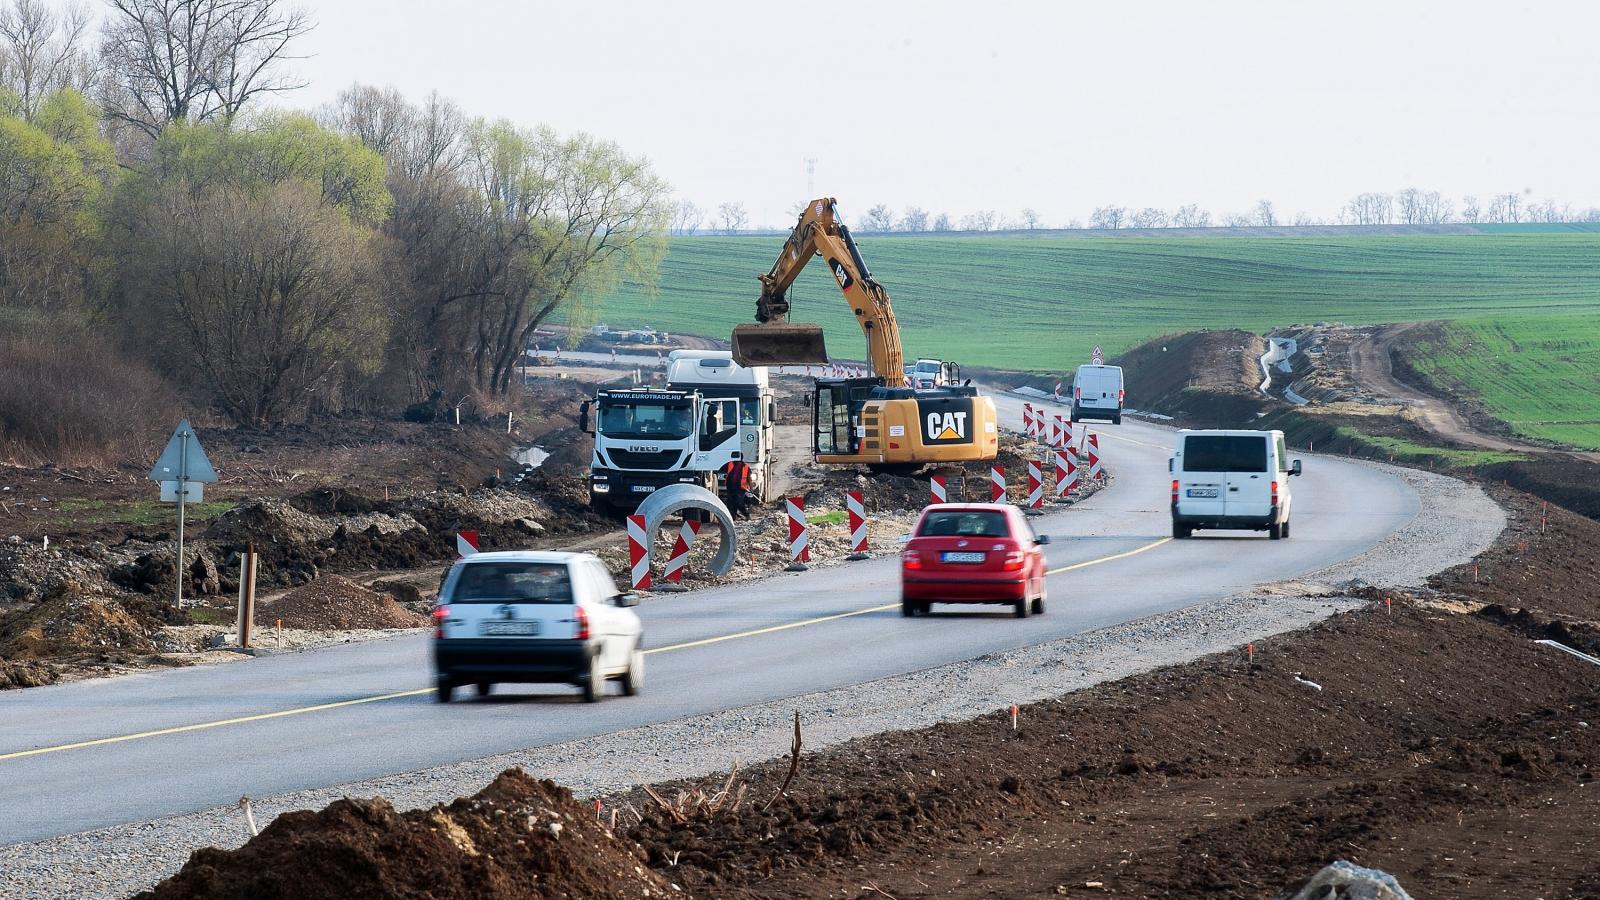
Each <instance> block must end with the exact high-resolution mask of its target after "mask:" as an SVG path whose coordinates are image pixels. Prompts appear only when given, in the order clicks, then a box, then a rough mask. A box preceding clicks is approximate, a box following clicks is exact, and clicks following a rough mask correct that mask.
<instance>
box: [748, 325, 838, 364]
mask: <svg viewBox="0 0 1600 900" xmlns="http://www.w3.org/2000/svg"><path fill="white" fill-rule="evenodd" d="M733 361H734V362H736V363H738V364H739V365H741V366H825V365H827V364H828V348H827V346H826V345H825V344H824V342H823V339H822V326H820V325H807V324H804V323H795V322H768V323H766V324H764V325H735V326H734V328H733Z"/></svg>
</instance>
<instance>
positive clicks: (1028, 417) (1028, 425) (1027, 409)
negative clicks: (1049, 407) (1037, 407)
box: [1022, 403, 1033, 437]
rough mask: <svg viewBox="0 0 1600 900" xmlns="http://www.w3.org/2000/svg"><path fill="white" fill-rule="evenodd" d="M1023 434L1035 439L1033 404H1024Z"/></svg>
mask: <svg viewBox="0 0 1600 900" xmlns="http://www.w3.org/2000/svg"><path fill="white" fill-rule="evenodd" d="M1022 433H1023V434H1024V435H1026V436H1027V437H1033V404H1032V403H1023V404H1022Z"/></svg>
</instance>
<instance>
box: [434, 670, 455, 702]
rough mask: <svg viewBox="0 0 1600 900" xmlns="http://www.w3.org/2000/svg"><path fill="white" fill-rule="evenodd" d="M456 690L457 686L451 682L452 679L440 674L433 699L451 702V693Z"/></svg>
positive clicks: (435, 684) (435, 683)
mask: <svg viewBox="0 0 1600 900" xmlns="http://www.w3.org/2000/svg"><path fill="white" fill-rule="evenodd" d="M455 691H456V686H455V685H454V684H453V683H451V681H450V679H448V678H445V677H443V676H440V677H439V679H438V680H437V681H435V682H434V692H433V699H435V700H437V701H439V702H440V703H449V702H450V695H451V694H453V693H455Z"/></svg>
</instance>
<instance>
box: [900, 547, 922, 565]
mask: <svg viewBox="0 0 1600 900" xmlns="http://www.w3.org/2000/svg"><path fill="white" fill-rule="evenodd" d="M900 566H901V568H905V569H920V568H922V554H921V553H918V552H917V551H915V550H907V551H905V552H904V553H902V554H900Z"/></svg>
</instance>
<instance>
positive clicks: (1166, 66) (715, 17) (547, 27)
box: [286, 0, 1600, 227]
mask: <svg viewBox="0 0 1600 900" xmlns="http://www.w3.org/2000/svg"><path fill="white" fill-rule="evenodd" d="M302 2H304V5H305V6H307V7H308V8H309V9H310V11H311V12H312V14H313V16H314V17H315V18H316V20H317V21H318V26H317V29H316V31H315V32H313V33H312V34H311V35H310V36H309V37H308V38H306V39H305V41H304V43H303V44H302V45H301V49H302V50H303V51H305V52H307V53H309V54H310V57H309V58H307V59H304V60H299V61H297V62H295V63H293V64H292V65H293V67H294V70H295V71H296V72H298V73H299V74H300V76H301V77H303V78H305V79H307V80H309V81H310V85H309V87H307V88H306V89H304V90H302V91H300V92H298V93H296V94H293V95H291V96H290V97H289V98H286V102H288V103H292V104H294V105H299V106H315V105H317V104H319V103H321V102H324V101H326V100H329V99H331V98H332V97H333V96H334V95H335V94H337V93H338V91H339V90H340V89H342V88H343V87H345V86H347V85H349V84H350V83H352V82H355V81H361V82H365V83H369V84H377V85H394V86H396V87H398V88H400V89H401V90H402V91H403V92H405V93H406V94H408V95H411V96H413V97H421V96H423V95H425V94H426V93H427V92H429V91H432V90H438V91H439V92H441V93H442V94H444V95H446V96H449V97H452V98H454V99H455V100H456V101H457V102H459V103H460V104H461V105H462V106H463V107H465V108H466V109H467V111H468V112H469V113H472V114H476V115H485V116H490V117H505V118H509V119H512V120H514V121H516V122H519V123H524V124H529V125H531V124H536V123H547V124H549V125H552V126H554V127H555V128H557V129H560V130H563V131H578V130H582V131H587V132H590V133H593V134H596V135H599V136H602V137H605V138H609V139H612V140H615V141H617V142H619V143H620V144H622V145H623V146H624V147H626V148H628V149H629V150H631V151H633V152H636V153H641V154H644V155H645V156H648V157H649V158H650V159H651V160H653V161H654V163H655V165H656V167H657V169H658V170H659V171H660V172H661V174H662V175H663V176H665V177H666V178H667V179H668V180H669V181H670V182H671V183H672V184H673V186H674V188H675V190H676V192H677V193H678V194H679V195H681V196H684V197H688V198H690V199H692V200H694V201H695V202H697V203H699V204H700V205H702V206H705V207H714V206H715V205H716V204H718V203H720V202H723V201H727V200H737V201H741V202H743V203H744V204H745V205H746V207H747V208H748V209H749V210H750V212H751V216H752V220H753V221H752V224H753V225H778V224H782V225H784V226H785V227H786V226H787V225H788V224H789V221H788V220H789V217H790V213H789V209H790V208H792V207H796V206H798V205H799V204H800V203H801V202H803V201H804V200H806V199H809V197H808V196H807V179H806V171H805V160H806V159H807V158H808V157H810V158H815V159H816V160H817V164H816V179H815V192H816V193H817V194H818V195H832V196H835V197H838V198H839V201H840V205H841V207H843V208H844V209H845V211H846V213H847V214H850V215H857V214H859V213H861V212H863V211H865V210H866V208H867V207H869V206H872V205H873V204H877V203H886V204H888V205H889V206H891V207H893V208H895V209H897V210H898V209H900V208H903V207H905V206H908V205H918V206H922V207H924V208H926V209H929V210H931V211H933V212H939V211H945V212H949V213H950V214H951V215H952V217H953V218H955V219H958V220H959V218H960V217H961V216H962V215H963V214H965V213H969V212H972V211H974V210H977V209H997V210H1000V211H1001V212H1002V213H1005V214H1008V215H1014V214H1015V213H1017V212H1018V211H1019V210H1021V209H1022V208H1023V207H1033V208H1034V209H1036V210H1038V211H1039V212H1040V213H1041V214H1042V215H1043V217H1044V221H1045V223H1046V224H1047V225H1050V226H1060V225H1063V224H1065V223H1066V222H1067V221H1068V220H1070V219H1080V220H1086V219H1087V218H1088V214H1089V212H1090V210H1092V209H1093V208H1094V207H1095V206H1099V205H1104V204H1116V205H1122V206H1128V207H1134V208H1137V207H1144V206H1157V207H1164V208H1167V209H1172V208H1175V207H1177V206H1178V205H1180V204H1183V203H1191V202H1192V203H1199V204H1200V205H1201V206H1202V207H1204V208H1207V209H1209V210H1211V211H1212V213H1213V215H1214V217H1220V215H1221V214H1225V213H1227V212H1244V211H1247V210H1248V209H1249V208H1250V207H1251V206H1252V205H1253V204H1254V203H1255V201H1256V200H1258V199H1260V198H1269V199H1271V200H1272V201H1274V203H1275V204H1276V206H1277V209H1278V213H1279V216H1280V217H1283V218H1292V217H1293V216H1294V215H1295V214H1296V213H1298V212H1306V213H1308V214H1310V215H1312V216H1316V217H1332V216H1334V215H1336V214H1337V212H1338V210H1339V208H1340V206H1342V205H1343V203H1344V201H1345V200H1346V199H1347V198H1348V197H1349V196H1351V195H1353V194H1355V193H1359V192H1361V191H1369V190H1375V191H1394V190H1398V189H1400V188H1403V187H1407V186H1412V185H1415V186H1418V187H1423V188H1426V189H1432V190H1439V191H1442V192H1444V193H1445V194H1447V195H1450V196H1452V197H1455V198H1459V197H1460V196H1461V195H1463V194H1476V195H1479V196H1480V197H1487V196H1488V195H1490V194H1493V193H1503V192H1505V191H1512V190H1514V191H1530V192H1531V195H1530V199H1535V200H1544V199H1549V198H1553V199H1556V200H1558V201H1562V202H1567V203H1571V204H1572V205H1574V206H1576V207H1587V206H1600V142H1597V140H1596V138H1597V134H1600V115H1597V113H1600V109H1597V106H1600V52H1597V49H1596V38H1597V35H1600V4H1595V3H1587V2H1569V3H1556V2H1548V3H1534V2H1507V0H1499V2H1461V0H1455V2H1404V0H1388V2H1350V0H1341V2H1337V3H1335V2H1322V3H1303V2H1286V0H1273V2H1226V0H1205V2H1129V0H1115V2H1098V3H1086V2H1082V3H1080V2H1008V0H987V2H971V0H968V2H962V3H954V2H929V0H914V2H913V0H893V2H889V0H883V2H879V0H856V2H838V3H829V2H813V3H796V2H788V3H784V4H781V5H780V4H776V3H761V2H750V0H742V2H739V0H729V2H703V0H673V2H659V0H656V2H626V0H622V2H619V0H612V2H605V3H599V2H588V3H585V2H515V0H454V2H450V3H441V2H439V0H310V2H306V0H302Z"/></svg>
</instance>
